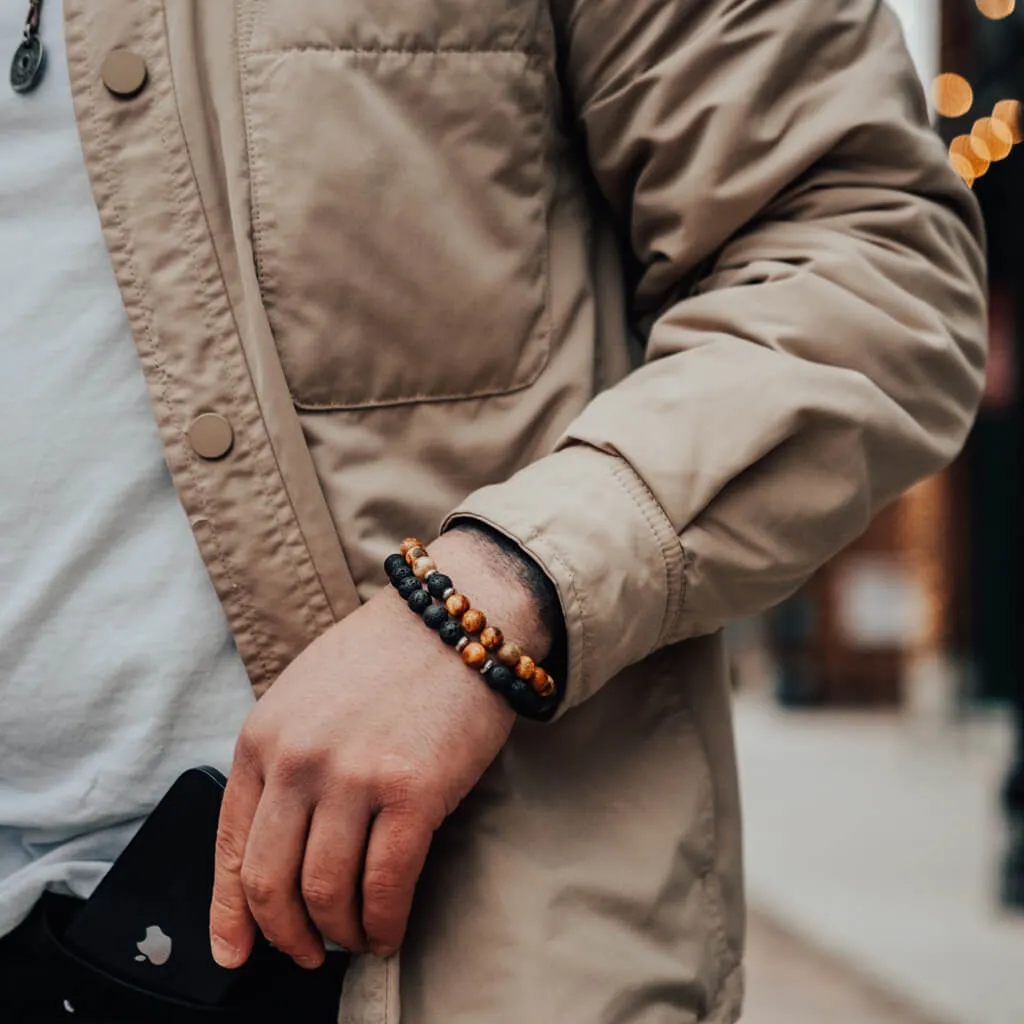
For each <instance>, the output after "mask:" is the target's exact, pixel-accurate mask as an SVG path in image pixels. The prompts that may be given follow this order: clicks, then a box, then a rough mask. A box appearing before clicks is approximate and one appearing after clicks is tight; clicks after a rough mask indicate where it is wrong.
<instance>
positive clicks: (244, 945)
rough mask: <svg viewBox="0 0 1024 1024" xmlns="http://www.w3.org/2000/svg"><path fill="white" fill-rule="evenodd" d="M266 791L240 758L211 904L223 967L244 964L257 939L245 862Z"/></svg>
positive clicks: (213, 941)
mask: <svg viewBox="0 0 1024 1024" xmlns="http://www.w3.org/2000/svg"><path fill="white" fill-rule="evenodd" d="M262 792H263V782H262V780H261V779H260V778H259V776H258V775H257V774H256V773H255V771H253V770H252V769H251V768H250V767H249V766H248V765H246V764H244V763H239V762H238V761H236V763H235V766H234V768H233V769H232V771H231V775H230V777H229V778H228V784H227V788H226V789H225V790H224V799H223V802H222V803H221V810H220V823H219V825H218V828H217V854H216V865H215V868H214V877H213V901H212V903H211V906H210V947H211V949H212V951H213V958H214V960H216V961H217V963H218V964H220V965H221V967H241V966H242V964H244V963H245V961H246V960H247V959H248V958H249V954H250V953H251V952H252V945H253V942H254V941H255V938H256V923H255V921H254V920H253V917H252V914H251V912H250V910H249V901H248V900H247V899H246V896H245V890H244V889H243V887H242V865H243V863H244V861H245V846H246V842H247V840H248V838H249V828H250V825H251V824H252V820H253V817H254V815H255V814H256V808H257V806H258V805H259V801H260V796H261V794H262Z"/></svg>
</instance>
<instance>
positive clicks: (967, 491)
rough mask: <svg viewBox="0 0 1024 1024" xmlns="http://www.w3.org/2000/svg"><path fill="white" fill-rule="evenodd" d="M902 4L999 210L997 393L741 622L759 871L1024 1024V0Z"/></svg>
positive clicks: (967, 162) (939, 987)
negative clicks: (797, 584)
mask: <svg viewBox="0 0 1024 1024" xmlns="http://www.w3.org/2000/svg"><path fill="white" fill-rule="evenodd" d="M889 3H890V5H891V6H892V7H893V8H894V9H895V10H896V11H897V13H898V14H899V15H900V16H901V18H902V19H903V21H904V25H905V28H906V34H907V40H908V44H909V46H910V49H911V51H912V53H913V55H914V59H915V63H916V65H917V68H918V71H919V73H920V74H921V77H922V79H923V81H924V82H925V83H926V85H927V86H928V92H929V95H930V97H931V100H932V104H933V112H934V115H935V125H936V129H937V131H938V132H939V134H940V136H941V137H942V139H943V141H944V142H945V144H946V145H947V146H948V147H949V151H950V161H951V163H952V164H953V166H954V167H955V168H956V169H957V170H958V172H959V173H960V174H961V175H962V176H963V177H964V179H965V182H966V183H967V185H968V186H969V187H971V188H973V189H974V192H975V194H976V195H977V197H978V200H979V202H980V204H981V207H982V210H983V213H984V216H985V221H986V226H987V230H988V241H989V244H988V255H989V264H990V278H991V287H990V299H991V303H990V305H991V313H990V330H989V336H990V361H989V368H988V375H987V382H986V392H985V398H984V402H983V406H982V408H981V410H980V413H979V417H978V421H977V425H976V426H975V428H974V430H973V432H972V434H971V437H970V439H969V441H968V444H967V446H966V448H965V451H964V453H963V455H962V456H961V457H960V458H959V459H958V460H957V461H956V463H955V464H954V465H953V466H952V467H951V468H950V469H949V470H948V471H946V472H944V473H942V474H941V475H939V476H937V477H935V478H933V479H930V480H926V481H924V482H922V483H921V484H919V485H918V486H917V487H915V488H913V489H912V490H911V491H909V492H908V493H907V494H905V495H904V496H903V497H902V498H901V499H900V500H899V501H898V502H897V503H896V504H894V505H893V506H891V507H890V508H889V509H887V510H886V511H885V512H884V513H883V514H882V515H880V516H879V517H878V519H877V520H876V521H875V522H874V523H873V524H872V526H871V528H870V529H869V530H868V532H867V534H866V535H865V536H864V537H862V538H861V539H860V540H859V541H857V542H856V543H855V544H853V545H852V546H851V547H850V548H848V549H847V550H846V551H844V552H843V553H842V554H840V555H839V556H838V557H837V558H835V559H834V560H833V561H832V562H831V563H829V564H828V565H826V566H825V567H824V568H823V569H822V570H821V571H820V572H819V573H818V574H816V576H815V577H814V578H813V579H812V580H811V581H810V583H809V584H808V585H807V586H806V587H805V588H804V589H803V590H802V591H800V592H799V593H798V594H796V595H795V596H794V597H793V598H792V599H791V600H790V601H788V602H786V603H785V604H784V605H783V606H781V607H780V608H778V609H776V610H775V611H773V612H772V613H770V614H769V615H767V616H765V618H764V621H763V622H762V623H750V624H747V625H746V626H745V627H743V628H740V629H739V630H738V631H737V637H736V641H737V643H736V649H737V651H738V656H737V663H736V664H737V677H738V682H739V686H740V690H741V696H740V699H739V700H738V702H737V727H738V733H739V743H738V749H739V754H740V760H741V775H742V779H743V789H744V800H745V805H746V812H747V838H748V844H747V853H748V857H747V875H748V886H749V892H750V900H751V904H752V906H754V907H755V908H757V909H759V910H760V911H762V912H764V913H766V914H767V915H768V916H769V917H771V918H772V919H773V920H775V921H778V922H780V923H782V924H783V925H784V926H785V927H786V928H787V929H789V930H790V931H791V932H792V933H793V934H796V935H798V936H799V937H800V938H802V939H803V940H806V941H808V942H810V943H812V944H815V945H816V946H817V947H818V948H821V949H824V950H826V951H827V952H828V953H829V954H830V955H833V956H835V957H836V958H837V959H838V960H841V961H842V962H843V963H845V964H847V965H849V966H852V967H853V968H855V969H856V971H857V972H859V973H860V974H861V975H863V976H865V977H870V978H872V979H874V980H875V981H877V982H879V983H881V984H882V986H883V987H884V988H886V989H887V990H890V991H892V992H894V993H897V994H898V995H900V996H901V997H903V998H905V999H906V1000H907V1001H909V1002H910V1003H912V1004H913V1005H914V1006H916V1007H918V1008H920V1009H921V1010H922V1011H924V1012H925V1013H926V1015H927V1016H928V1019H932V1018H935V1019H939V1020H943V1021H946V1020H948V1021H952V1022H957V1024H967V1022H968V1021H970V1024H1011V1022H1012V1024H1018V1022H1020V1021H1024V986H1022V985H1021V982H1020V973H1019V967H1020V964H1021V963H1024V960H1022V959H1021V958H1022V956H1024V918H1022V916H1021V914H1020V913H1019V912H1017V911H1020V910H1024V665H1022V657H1021V652H1022V648H1024V643H1022V632H1024V630H1022V627H1024V500H1022V485H1024V461H1022V455H1024V450H1022V449H1024V443H1022V433H1024V432H1022V410H1021V405H1022V402H1021V397H1022V377H1021V374H1022V367H1024V356H1022V353H1024V124H1022V123H1021V117H1020V112H1021V102H1020V101H1024V0H902V2H901V0H889ZM766 679H768V680H770V681H769V682H768V683H767V684H766V683H765V680H766ZM795 708H813V709H814V713H813V714H796V713H793V709H795ZM922 712H927V713H924V714H923V713H922ZM1014 765H1015V766H1016V767H1013V766H1014ZM1000 794H1001V795H1002V798H1003V799H1002V801H1001V802H1000V799H999V797H1000Z"/></svg>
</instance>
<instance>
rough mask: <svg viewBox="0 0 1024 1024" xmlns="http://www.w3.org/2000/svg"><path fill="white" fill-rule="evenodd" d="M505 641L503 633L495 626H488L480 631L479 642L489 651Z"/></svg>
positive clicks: (494, 649)
mask: <svg viewBox="0 0 1024 1024" xmlns="http://www.w3.org/2000/svg"><path fill="white" fill-rule="evenodd" d="M504 642H505V634H504V633H502V631H501V630H500V629H498V628H497V627H496V626H488V627H487V628H486V629H485V630H482V631H481V633H480V643H482V644H483V645H484V647H486V648H487V650H489V651H496V650H497V649H498V648H499V647H500V646H501V645H502V644H503V643H504Z"/></svg>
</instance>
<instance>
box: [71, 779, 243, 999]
mask: <svg viewBox="0 0 1024 1024" xmlns="http://www.w3.org/2000/svg"><path fill="white" fill-rule="evenodd" d="M225 783H226V780H225V778H224V776H223V775H222V774H221V773H220V772H219V771H217V770H216V769H215V768H208V767H203V768H193V769H191V770H189V771H187V772H185V773H184V774H183V775H182V776H181V777H180V778H179V779H178V780H177V781H176V782H175V783H174V785H173V786H172V787H171V789H170V790H168V792H167V794H166V795H165V796H164V798H163V799H162V800H161V801H160V803H159V804H158V805H157V807H156V809H155V810H154V811H153V813H152V814H151V815H150V816H149V817H148V818H147V819H146V821H145V822H144V823H143V825H142V827H141V828H140V829H139V831H138V833H137V834H136V835H135V837H134V839H132V841H131V842H130V843H129V844H128V846H127V847H126V848H125V850H124V852H123V853H122V854H121V856H120V857H119V858H118V859H117V861H116V862H115V864H114V865H113V867H112V868H111V869H110V871H109V872H108V874H107V875H106V877H105V878H104V879H103V881H102V882H101V883H100V885H99V886H98V887H97V889H96V891H95V892H94V893H93V895H92V897H91V898H90V899H89V900H88V901H87V902H86V904H85V905H84V906H83V907H82V909H81V910H80V911H79V912H78V914H77V916H76V917H75V918H74V920H73V921H72V923H71V924H70V926H69V927H68V929H67V931H66V933H65V934H64V941H65V943H66V944H67V945H68V946H69V947H71V948H72V949H73V950H75V951H77V952H78V953H79V955H81V956H82V957H83V958H84V959H86V960H87V961H89V962H90V963H93V964H95V965H96V966H97V967H99V968H101V969H103V970H106V971H108V972H109V973H111V974H113V975H114V976H116V977H120V978H122V979H124V980H125V981H128V982H130V983H132V984H134V985H137V986H139V987H141V988H143V989H145V990H147V991H150V992H154V993H158V994H162V995H166V996H169V997H172V998H174V999H178V1000H183V1001H186V1002H190V1003H196V1004H202V1005H207V1006H216V1005H219V1004H221V1003H222V1002H223V1001H224V1000H225V999H226V997H227V995H228V992H229V990H230V989H232V987H233V986H235V985H237V984H239V982H240V981H241V980H242V978H243V977H244V976H245V975H246V974H247V973H248V972H249V970H250V969H252V964H251V963H250V965H247V967H246V968H242V969H241V970H239V971H228V970H225V969H224V968H222V967H219V966H218V965H217V963H216V962H215V961H214V959H213V956H212V954H211V952H210V938H209V935H210V928H209V917H210V900H211V898H212V895H213V870H214V850H215V842H216V836H217V821H218V817H219V814H220V805H221V798H222V796H223V794H224V786H225ZM257 959H259V957H258V956H257Z"/></svg>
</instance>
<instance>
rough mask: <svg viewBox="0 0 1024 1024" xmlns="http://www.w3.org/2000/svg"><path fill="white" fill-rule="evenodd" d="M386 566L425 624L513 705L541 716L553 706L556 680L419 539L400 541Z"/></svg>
mask: <svg viewBox="0 0 1024 1024" xmlns="http://www.w3.org/2000/svg"><path fill="white" fill-rule="evenodd" d="M384 571H385V572H386V573H387V574H388V579H389V580H390V581H391V585H392V586H393V587H394V588H395V589H396V590H397V591H398V593H399V596H400V597H401V598H402V599H403V600H404V601H405V602H406V603H407V604H408V605H409V607H410V608H411V609H412V610H413V611H414V612H416V614H417V615H419V616H420V617H421V618H422V619H423V622H424V624H425V625H426V626H428V627H429V628H430V629H432V630H434V631H435V632H436V633H437V634H438V635H439V636H440V637H441V639H442V640H443V641H444V643H446V644H447V645H448V646H449V647H454V648H455V650H456V651H457V652H458V653H459V654H460V655H461V656H462V660H463V661H464V662H465V663H466V664H467V665H468V666H469V667H470V668H473V669H476V670H477V671H478V672H479V673H480V674H481V675H482V676H483V677H484V680H485V681H486V682H487V685H488V686H490V688H491V689H492V690H494V691H495V692H497V693H499V694H501V696H502V697H504V698H505V700H506V701H508V703H509V705H510V706H511V707H512V709H513V711H515V712H516V713H517V714H520V715H523V716H524V717H526V718H541V717H544V716H546V715H547V713H548V712H550V711H551V710H552V709H553V707H554V705H555V703H556V700H557V695H558V687H557V686H556V685H555V681H554V680H553V679H552V678H551V676H550V675H548V673H547V672H545V671H544V669H543V668H541V667H540V666H539V665H538V664H537V663H536V662H535V661H534V660H533V659H532V658H531V657H530V656H529V655H528V654H526V653H525V652H524V651H523V649H522V648H521V647H520V646H519V645H518V644H516V643H512V642H511V641H509V640H506V639H505V635H504V634H503V633H502V631H501V630H500V629H498V628H497V627H496V626H492V625H489V624H488V622H487V616H486V615H485V614H484V613H483V612H482V611H479V610H478V609H476V608H474V607H473V606H472V605H471V604H470V601H469V598H468V597H466V595H465V594H460V593H459V592H458V591H457V590H456V589H455V584H454V583H453V582H452V580H451V578H450V577H448V576H445V575H444V573H442V572H440V571H439V570H438V568H437V564H436V563H435V562H434V560H433V559H432V558H431V557H430V555H429V554H428V552H427V549H426V548H425V547H424V546H423V545H422V544H421V543H420V542H419V541H418V540H416V539H415V538H413V537H410V538H408V539H407V540H404V541H402V546H401V549H400V551H399V553H398V554H394V555H391V556H390V557H389V558H388V559H387V561H385V563H384Z"/></svg>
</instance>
